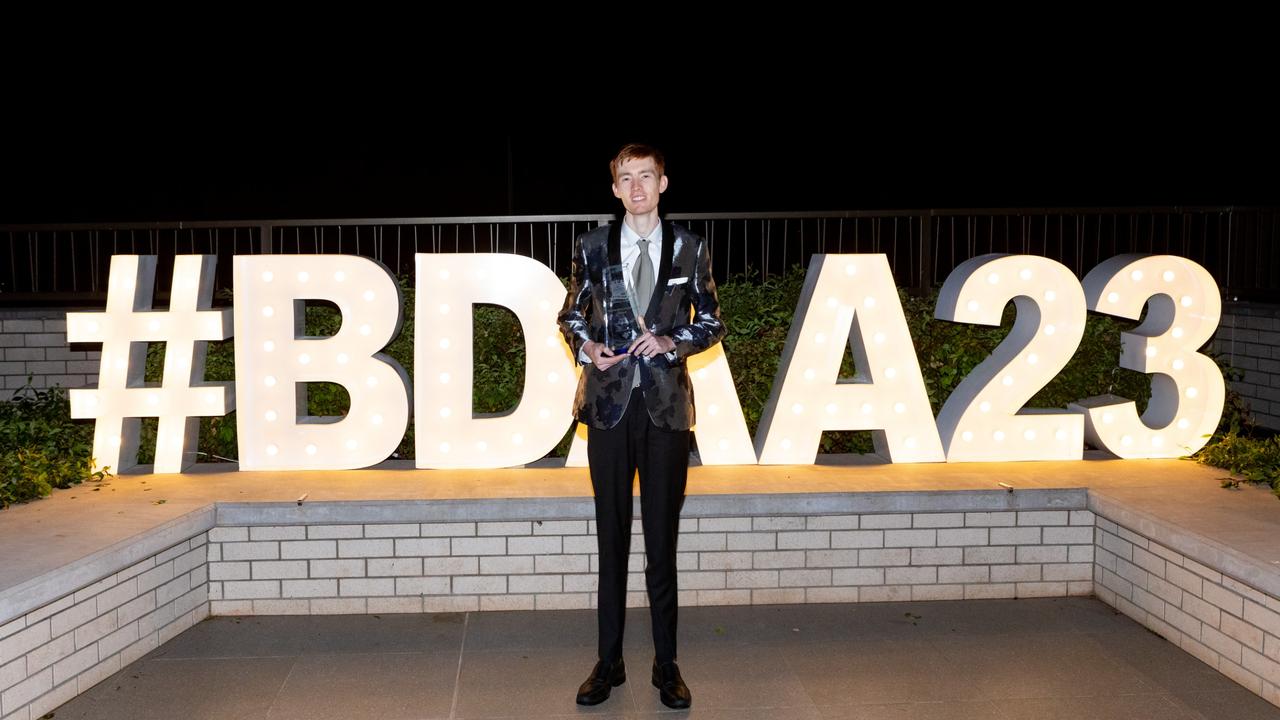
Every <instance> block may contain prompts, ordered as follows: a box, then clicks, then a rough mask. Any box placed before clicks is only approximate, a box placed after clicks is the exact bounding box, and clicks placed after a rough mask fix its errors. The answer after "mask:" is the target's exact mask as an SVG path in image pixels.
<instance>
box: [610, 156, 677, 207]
mask: <svg viewBox="0 0 1280 720" xmlns="http://www.w3.org/2000/svg"><path fill="white" fill-rule="evenodd" d="M666 189H667V176H666V175H662V176H661V177H659V175H658V168H657V166H656V165H654V164H653V158H633V159H631V160H627V161H626V162H624V163H622V164H621V165H619V166H618V173H617V179H616V180H615V181H614V183H613V196H614V197H616V198H618V199H619V200H621V201H622V206H623V207H625V208H626V209H627V212H628V213H630V214H632V215H644V214H646V213H650V212H653V211H654V210H655V209H657V207H658V196H659V195H661V194H662V193H663V191H665V190H666Z"/></svg>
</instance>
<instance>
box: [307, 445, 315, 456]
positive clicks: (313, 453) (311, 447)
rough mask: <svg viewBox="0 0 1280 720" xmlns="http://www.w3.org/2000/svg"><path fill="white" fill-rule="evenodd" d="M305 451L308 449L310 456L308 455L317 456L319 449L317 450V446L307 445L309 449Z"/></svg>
mask: <svg viewBox="0 0 1280 720" xmlns="http://www.w3.org/2000/svg"><path fill="white" fill-rule="evenodd" d="M305 449H306V451H307V454H308V455H315V454H316V449H317V448H316V446H315V445H307V447H306V448H305Z"/></svg>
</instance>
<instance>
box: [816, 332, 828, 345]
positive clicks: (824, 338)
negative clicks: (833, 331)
mask: <svg viewBox="0 0 1280 720" xmlns="http://www.w3.org/2000/svg"><path fill="white" fill-rule="evenodd" d="M813 341H814V342H816V343H818V344H819V345H821V344H822V343H824V342H826V341H827V336H826V335H824V334H823V333H818V334H817V335H814V336H813Z"/></svg>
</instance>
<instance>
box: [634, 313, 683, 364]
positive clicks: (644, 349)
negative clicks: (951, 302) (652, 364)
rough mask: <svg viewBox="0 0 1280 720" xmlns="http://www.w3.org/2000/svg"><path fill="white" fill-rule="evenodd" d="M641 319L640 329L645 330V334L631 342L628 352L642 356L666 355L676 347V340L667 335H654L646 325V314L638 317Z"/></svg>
mask: <svg viewBox="0 0 1280 720" xmlns="http://www.w3.org/2000/svg"><path fill="white" fill-rule="evenodd" d="M637 319H638V320H639V321H640V329H641V330H644V334H643V335H641V336H640V337H638V338H636V339H635V342H633V343H631V347H629V348H627V352H628V353H630V354H632V355H639V356H641V357H653V356H654V355H665V354H667V353H669V352H671V351H672V350H675V349H676V341H675V340H672V339H671V338H670V337H668V336H666V335H654V334H653V333H652V332H650V331H649V328H647V327H645V324H644V316H643V315H642V316H640V317H639V318H637Z"/></svg>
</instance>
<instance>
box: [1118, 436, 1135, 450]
mask: <svg viewBox="0 0 1280 720" xmlns="http://www.w3.org/2000/svg"><path fill="white" fill-rule="evenodd" d="M1120 444H1121V445H1124V446H1125V447H1128V446H1130V445H1132V444H1133V436H1132V435H1125V436H1124V437H1122V438H1120Z"/></svg>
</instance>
